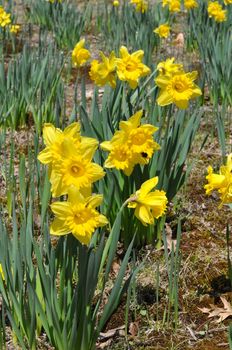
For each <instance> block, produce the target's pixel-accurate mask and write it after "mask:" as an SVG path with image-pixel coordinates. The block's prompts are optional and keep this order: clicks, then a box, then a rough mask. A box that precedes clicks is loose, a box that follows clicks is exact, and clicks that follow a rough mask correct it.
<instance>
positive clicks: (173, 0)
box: [169, 0, 181, 12]
mask: <svg viewBox="0 0 232 350" xmlns="http://www.w3.org/2000/svg"><path fill="white" fill-rule="evenodd" d="M180 5H181V3H180V0H170V2H169V11H170V12H180Z"/></svg>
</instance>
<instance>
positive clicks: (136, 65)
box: [116, 46, 150, 89]
mask: <svg viewBox="0 0 232 350" xmlns="http://www.w3.org/2000/svg"><path fill="white" fill-rule="evenodd" d="M143 55H144V52H143V51H142V50H139V51H136V52H133V53H132V54H131V55H130V54H129V52H128V50H127V48H126V47H125V46H121V48H120V56H121V58H118V59H117V60H116V62H117V74H118V78H119V79H120V80H122V81H127V82H128V83H129V85H130V87H131V88H132V89H135V88H136V87H137V86H138V82H139V79H140V78H142V77H145V76H146V75H148V74H149V73H150V68H149V67H147V66H146V65H145V64H143V63H142V59H143Z"/></svg>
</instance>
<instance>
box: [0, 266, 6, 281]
mask: <svg viewBox="0 0 232 350" xmlns="http://www.w3.org/2000/svg"><path fill="white" fill-rule="evenodd" d="M0 275H1V277H2V280H3V281H5V276H4V272H3V268H2V264H0Z"/></svg>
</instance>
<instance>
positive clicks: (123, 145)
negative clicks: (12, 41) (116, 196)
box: [101, 111, 160, 176]
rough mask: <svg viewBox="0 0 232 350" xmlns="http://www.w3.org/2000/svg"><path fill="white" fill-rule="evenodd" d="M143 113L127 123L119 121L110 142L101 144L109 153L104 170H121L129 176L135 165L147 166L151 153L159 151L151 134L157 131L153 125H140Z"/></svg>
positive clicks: (138, 113)
mask: <svg viewBox="0 0 232 350" xmlns="http://www.w3.org/2000/svg"><path fill="white" fill-rule="evenodd" d="M142 114H143V111H139V112H137V113H135V114H134V115H133V116H132V117H130V118H129V119H128V120H127V121H121V122H120V124H119V128H120V130H118V131H116V133H115V134H114V136H113V138H112V139H111V141H105V142H102V143H101V148H102V149H103V150H105V151H108V152H110V154H109V156H108V158H107V160H106V162H105V167H106V168H116V169H118V170H122V171H123V172H124V173H125V174H126V175H127V176H129V175H130V174H131V173H132V171H133V168H134V166H135V165H136V164H141V165H145V164H148V162H149V160H150V159H151V157H152V155H153V153H154V152H155V151H156V150H158V149H160V146H159V145H158V144H157V143H156V142H155V141H154V139H153V134H154V133H155V132H156V131H157V130H158V128H156V127H155V126H153V125H150V124H143V125H141V117H142Z"/></svg>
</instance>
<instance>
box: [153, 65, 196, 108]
mask: <svg viewBox="0 0 232 350" xmlns="http://www.w3.org/2000/svg"><path fill="white" fill-rule="evenodd" d="M196 78H197V72H191V73H180V74H176V75H173V76H171V77H168V76H165V75H164V76H158V78H156V80H155V82H156V84H157V86H158V87H159V88H160V92H159V96H158V99H157V103H158V105H160V106H166V105H169V104H171V103H175V104H176V105H177V107H179V108H181V109H186V108H188V104H189V100H190V99H193V98H195V97H198V96H200V95H201V94H202V92H201V90H200V88H199V87H198V86H197V85H196V84H194V80H195V79H196Z"/></svg>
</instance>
